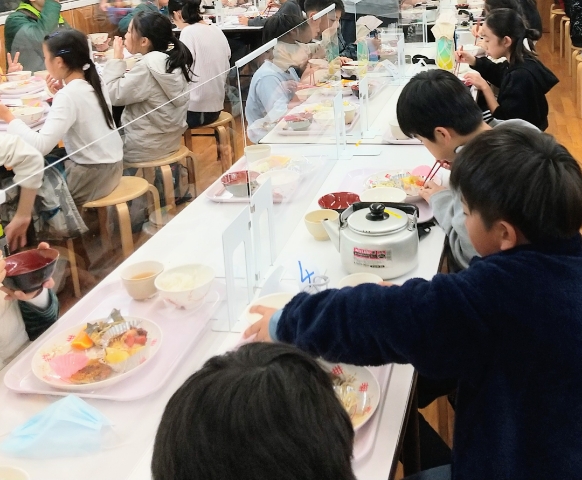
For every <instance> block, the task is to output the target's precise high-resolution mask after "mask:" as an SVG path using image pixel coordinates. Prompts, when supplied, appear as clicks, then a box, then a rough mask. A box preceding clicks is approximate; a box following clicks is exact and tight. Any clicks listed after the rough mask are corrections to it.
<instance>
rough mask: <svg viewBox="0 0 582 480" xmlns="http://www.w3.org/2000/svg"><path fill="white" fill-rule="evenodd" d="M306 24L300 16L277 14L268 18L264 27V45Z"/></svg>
mask: <svg viewBox="0 0 582 480" xmlns="http://www.w3.org/2000/svg"><path fill="white" fill-rule="evenodd" d="M303 22H304V20H303V18H301V17H300V16H299V15H289V14H285V13H283V14H277V15H272V16H270V17H269V18H267V21H266V22H265V25H264V26H263V44H265V43H267V42H270V41H271V40H273V39H274V38H279V37H280V36H282V35H285V34H286V33H289V32H290V31H291V30H293V29H294V28H297V27H298V26H299V25H301V24H302V23H303Z"/></svg>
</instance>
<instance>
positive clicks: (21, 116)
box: [12, 107, 44, 125]
mask: <svg viewBox="0 0 582 480" xmlns="http://www.w3.org/2000/svg"><path fill="white" fill-rule="evenodd" d="M12 115H14V117H15V118H17V119H18V120H22V121H23V122H24V123H26V124H27V125H31V124H33V123H35V122H38V121H39V120H40V119H41V118H42V116H43V115H44V107H18V108H15V109H14V110H12Z"/></svg>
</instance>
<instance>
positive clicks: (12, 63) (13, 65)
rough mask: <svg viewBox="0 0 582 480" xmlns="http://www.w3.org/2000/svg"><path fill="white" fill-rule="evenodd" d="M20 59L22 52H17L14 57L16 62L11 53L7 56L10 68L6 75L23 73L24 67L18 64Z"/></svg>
mask: <svg viewBox="0 0 582 480" xmlns="http://www.w3.org/2000/svg"><path fill="white" fill-rule="evenodd" d="M18 57H20V52H16V55H14V60H13V59H12V55H10V54H9V53H7V54H6V60H7V66H8V69H7V71H6V73H14V72H20V71H22V65H20V63H18Z"/></svg>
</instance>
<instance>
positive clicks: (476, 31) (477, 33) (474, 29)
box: [471, 25, 481, 38]
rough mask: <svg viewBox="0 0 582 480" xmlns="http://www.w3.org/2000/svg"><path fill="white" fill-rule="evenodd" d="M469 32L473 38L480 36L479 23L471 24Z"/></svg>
mask: <svg viewBox="0 0 582 480" xmlns="http://www.w3.org/2000/svg"><path fill="white" fill-rule="evenodd" d="M471 33H472V34H473V36H474V37H475V38H477V37H480V36H481V25H473V26H472V27H471Z"/></svg>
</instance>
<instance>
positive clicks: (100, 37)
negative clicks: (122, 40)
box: [87, 33, 109, 45]
mask: <svg viewBox="0 0 582 480" xmlns="http://www.w3.org/2000/svg"><path fill="white" fill-rule="evenodd" d="M87 37H89V40H91V43H92V44H93V45H103V44H104V43H105V42H106V41H107V39H108V38H109V34H107V33H90V34H89V35H87Z"/></svg>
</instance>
